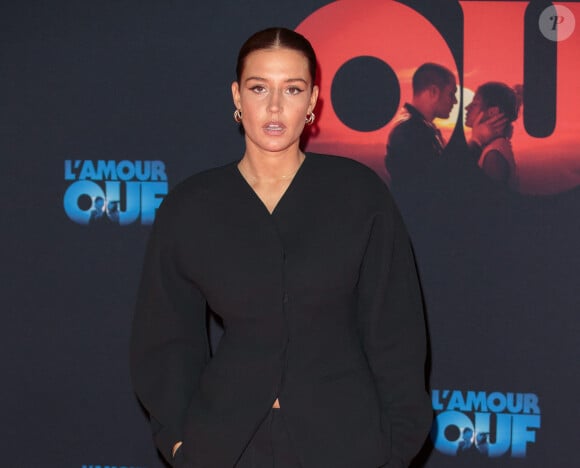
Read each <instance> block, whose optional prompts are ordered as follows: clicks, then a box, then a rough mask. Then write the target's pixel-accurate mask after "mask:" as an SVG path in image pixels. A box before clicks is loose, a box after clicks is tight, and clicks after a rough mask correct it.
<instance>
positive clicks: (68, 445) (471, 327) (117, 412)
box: [0, 0, 580, 468]
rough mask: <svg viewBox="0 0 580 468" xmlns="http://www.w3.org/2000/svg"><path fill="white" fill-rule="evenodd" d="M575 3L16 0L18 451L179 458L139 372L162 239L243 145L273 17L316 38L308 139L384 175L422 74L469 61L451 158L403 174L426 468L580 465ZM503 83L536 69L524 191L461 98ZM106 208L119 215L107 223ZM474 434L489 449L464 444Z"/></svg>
mask: <svg viewBox="0 0 580 468" xmlns="http://www.w3.org/2000/svg"><path fill="white" fill-rule="evenodd" d="M578 18H580V5H578V4H575V3H572V2H558V3H555V6H553V5H552V4H551V3H549V2H544V1H531V2H518V1H516V2H507V1H503V2H502V1H496V2H481V1H469V2H455V1H450V0H447V1H430V2H422V1H418V0H417V1H411V0H407V1H401V2H395V1H388V0H382V1H381V0H357V1H354V0H344V1H339V2H329V1H327V0H309V1H284V0H279V1H277V2H275V4H273V3H272V2H267V1H265V0H246V1H243V2H240V1H238V0H220V1H214V2H194V1H184V0H167V1H161V0H159V1H153V0H101V1H98V2H97V1H92V2H91V1H78V0H71V1H66V0H52V1H32V0H29V1H17V0H13V1H10V0H3V1H2V2H1V3H0V155H1V158H2V159H1V164H2V170H1V171H0V177H1V187H2V194H3V196H2V212H3V214H4V222H3V223H2V236H3V242H2V252H3V253H2V267H3V274H2V281H1V283H0V288H1V292H2V298H3V301H2V302H3V308H2V314H3V324H2V327H1V332H0V333H1V340H2V344H3V348H4V351H3V352H2V353H1V357H0V359H1V360H2V370H3V373H4V376H3V378H2V385H1V386H0V388H1V390H0V391H1V398H2V401H3V403H4V405H3V411H2V412H3V414H4V416H3V417H4V423H3V427H4V430H3V431H2V443H3V447H4V450H3V451H2V454H1V455H0V465H2V466H7V467H17V468H18V467H24V468H33V467H37V466H43V467H54V468H64V467H74V468H88V467H93V468H95V467H98V466H100V467H105V466H108V467H117V468H119V467H126V468H129V467H133V468H161V467H163V466H164V465H163V463H162V462H161V460H160V459H159V457H158V455H157V453H156V451H155V449H154V447H153V444H152V440H151V435H150V431H149V426H148V423H147V421H146V418H145V416H144V413H143V411H142V409H141V407H140V406H139V404H138V402H137V401H136V399H135V396H134V394H133V392H132V389H131V384H130V380H129V369H128V340H129V331H130V323H131V318H132V313H133V305H134V301H135V293H136V287H137V282H138V278H139V272H140V268H141V263H142V256H143V251H144V246H145V242H146V239H147V236H148V232H149V229H150V225H151V222H152V221H153V219H154V216H155V210H156V208H157V207H158V206H159V204H160V202H161V201H162V199H163V196H164V195H165V194H166V193H167V191H168V190H169V189H170V188H171V187H172V186H174V185H175V184H176V183H178V182H179V181H180V180H182V179H184V178H185V177H186V176H188V175H189V174H192V173H195V172H198V171H200V170H203V169H206V168H209V167H214V166H218V165H221V164H224V163H226V162H229V161H231V160H233V159H236V158H239V157H240V156H241V154H242V151H243V138H242V136H241V135H240V132H239V131H238V128H237V126H236V125H235V123H234V122H233V120H232V112H233V109H234V108H233V105H232V102H231V96H230V83H231V81H232V80H233V78H234V66H235V58H236V55H237V51H238V48H239V46H240V45H241V43H242V42H243V41H244V40H245V39H246V38H247V37H248V36H249V35H250V34H251V33H252V32H254V31H256V30H258V29H262V28H265V27H268V26H272V25H280V26H286V27H290V28H293V29H297V30H298V31H300V32H302V33H303V34H305V35H306V36H307V37H308V38H309V39H310V40H311V41H312V43H313V45H314V47H315V49H316V50H317V52H318V55H319V62H320V63H319V65H320V86H321V102H320V104H319V106H318V109H317V115H318V117H319V118H318V120H317V125H316V126H315V128H314V129H313V131H312V133H311V134H310V135H309V138H308V139H307V149H309V150H312V151H319V152H328V153H334V154H339V155H343V156H350V157H353V158H355V159H358V160H360V161H361V162H363V163H365V164H367V165H369V166H370V167H372V168H373V169H375V170H376V171H377V172H378V173H379V174H380V175H381V176H382V177H383V178H384V179H385V181H386V182H390V175H389V174H388V172H387V171H386V168H385V163H384V156H385V143H386V140H387V137H388V134H389V131H390V129H391V128H392V126H393V123H394V117H395V113H396V111H397V109H398V108H400V107H401V106H402V104H403V103H404V102H405V101H408V100H409V99H410V98H411V90H410V78H411V76H412V73H413V71H414V70H415V69H416V68H417V67H418V66H419V65H420V64H422V63H424V62H427V61H430V62H437V63H441V64H443V65H445V66H447V67H448V68H450V69H451V70H452V71H453V73H454V74H455V75H456V77H457V80H458V84H459V87H458V88H459V89H458V93H457V97H458V100H459V103H458V104H457V105H456V106H455V108H454V111H453V113H452V115H451V116H450V118H449V119H447V120H445V121H438V122H436V124H437V126H438V127H439V128H440V129H441V130H442V132H443V135H444V137H445V138H446V140H447V142H448V143H447V146H446V148H445V151H444V153H443V156H442V157H441V158H439V159H438V160H437V161H435V162H433V164H432V165H431V166H430V167H429V170H428V171H426V172H424V173H421V174H417V177H415V178H413V179H412V180H410V181H409V182H408V183H406V184H405V185H404V186H403V187H402V188H401V189H400V190H398V191H397V192H396V193H395V196H396V199H397V202H398V203H399V205H400V207H401V210H402V212H403V215H404V218H405V221H406V223H407V226H408V228H409V231H410V233H411V237H412V240H413V244H414V248H415V253H416V257H417V263H418V267H419V271H420V275H421V280H422V285H423V291H424V297H425V304H426V313H427V320H428V327H429V336H430V359H429V369H428V371H429V377H430V378H429V383H430V388H431V395H432V402H433V410H434V416H435V417H436V419H435V423H434V426H433V431H432V436H431V438H430V440H429V441H428V442H427V443H426V445H425V449H424V451H423V452H422V454H421V456H420V457H419V458H418V459H417V461H416V466H427V467H433V468H436V467H464V466H473V467H491V466H501V467H511V466H518V467H519V466H530V467H546V466H550V467H559V466H572V465H574V460H576V459H577V457H578V452H577V443H578V435H577V432H576V430H575V429H574V428H575V426H576V422H577V421H578V419H579V417H580V411H579V409H578V408H579V406H578V404H577V403H574V402H575V401H576V400H577V398H578V394H579V392H580V377H579V372H578V362H579V361H580V351H579V350H580V346H579V345H580V340H579V336H580V316H579V314H578V304H579V303H580V293H579V292H578V291H579V284H578V283H579V280H578V271H579V267H580V247H579V245H578V239H579V238H580V216H578V213H579V209H580V187H579V185H580V152H579V150H578V148H579V144H580V137H579V131H580V119H579V113H580V111H579V109H580V87H579V85H578V83H579V79H578V78H579V76H578V66H577V65H578V59H579V58H580V35H579V32H578V28H576V25H575V20H577V19H578ZM486 81H501V82H505V83H507V84H509V85H510V86H512V85H515V84H521V85H523V87H524V103H523V108H522V112H521V113H520V116H519V119H518V120H517V121H516V122H515V124H514V136H513V140H512V142H513V148H514V154H515V163H516V167H517V172H518V177H519V184H518V188H517V190H509V189H507V188H504V187H502V186H501V185H498V184H496V183H494V182H492V181H491V180H490V179H489V178H487V176H486V175H485V174H484V173H483V172H482V171H481V170H480V169H479V168H478V167H477V166H476V165H475V164H473V163H472V162H471V161H469V158H468V157H467V152H466V144H465V141H466V138H469V131H468V129H464V126H463V114H464V112H463V109H464V106H465V105H466V104H468V103H469V102H470V101H471V99H472V97H473V92H474V91H475V90H476V88H477V87H478V86H479V85H480V84H482V83H484V82H486ZM103 209H105V210H106V214H105V215H104V216H105V217H104V218H103V219H105V220H108V222H93V221H94V220H92V219H91V212H92V211H94V212H97V211H99V210H103ZM93 216H94V215H93ZM212 336H213V337H214V340H215V341H216V342H217V340H218V339H219V328H217V327H213V328H212ZM466 428H467V429H468V430H467V431H466V430H465V429H466ZM470 430H471V431H472V432H471V435H472V436H474V437H471V438H470V435H469V434H470V433H469V431H470ZM465 434H467V436H465ZM464 436H465V437H466V439H468V441H469V443H473V446H472V448H471V450H469V451H466V452H465V453H464V452H461V453H458V448H459V445H460V441H461V440H462V437H464ZM356 468H358V467H356Z"/></svg>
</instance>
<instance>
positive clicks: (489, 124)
mask: <svg viewBox="0 0 580 468" xmlns="http://www.w3.org/2000/svg"><path fill="white" fill-rule="evenodd" d="M484 115H485V114H484V113H483V112H480V113H479V114H478V115H477V117H476V118H475V120H474V122H473V127H472V130H471V141H473V142H474V143H476V144H477V145H479V146H480V147H484V146H485V145H487V144H488V143H489V142H490V141H492V140H495V139H496V138H497V137H500V136H502V135H503V132H504V129H505V126H506V124H507V123H508V121H507V119H506V118H505V116H504V115H503V114H501V113H500V114H496V115H494V116H493V117H490V118H489V119H487V120H485V121H483V118H484Z"/></svg>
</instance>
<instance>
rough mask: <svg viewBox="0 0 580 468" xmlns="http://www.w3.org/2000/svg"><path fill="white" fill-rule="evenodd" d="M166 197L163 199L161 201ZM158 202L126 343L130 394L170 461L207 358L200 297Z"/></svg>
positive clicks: (168, 215)
mask: <svg viewBox="0 0 580 468" xmlns="http://www.w3.org/2000/svg"><path fill="white" fill-rule="evenodd" d="M166 201H167V200H166ZM165 205H166V203H165V202H164V204H163V205H162V206H161V208H160V209H159V210H158V213H157V219H156V221H155V224H154V226H153V229H152V232H151V236H150V238H149V243H148V246H147V250H146V255H145V261H144V266H143V271H142V275H141V282H140V286H139V291H138V295H137V304H136V310H135V315H134V319H133V329H132V336H131V344H130V348H131V349H130V365H131V377H132V381H133V387H134V389H135V392H136V394H137V396H138V398H139V400H140V401H141V403H142V404H143V406H144V407H145V409H146V410H147V412H148V413H149V417H150V421H151V426H152V430H153V436H154V439H155V443H156V445H157V448H158V449H159V451H160V452H161V453H162V454H163V456H164V457H165V458H166V459H167V460H168V461H169V462H170V463H173V460H172V456H171V450H172V447H173V445H174V444H175V443H176V442H177V441H180V440H182V439H183V424H184V420H185V414H186V411H187V408H188V406H189V402H190V401H191V398H192V395H193V391H194V389H195V388H196V387H197V384H198V381H199V376H200V374H201V371H202V370H203V367H204V366H205V364H206V363H207V361H208V359H209V346H208V338H207V329H206V303H205V299H204V297H203V295H202V293H201V292H200V290H199V289H198V288H197V287H196V285H195V284H193V282H192V281H191V280H189V279H188V278H187V277H186V276H185V275H184V273H183V271H182V269H181V268H180V264H179V246H178V242H176V240H175V238H176V236H177V233H178V232H179V227H178V226H177V223H176V222H175V220H176V218H178V217H177V216H175V213H172V212H171V211H170V209H169V208H168V207H167V206H165Z"/></svg>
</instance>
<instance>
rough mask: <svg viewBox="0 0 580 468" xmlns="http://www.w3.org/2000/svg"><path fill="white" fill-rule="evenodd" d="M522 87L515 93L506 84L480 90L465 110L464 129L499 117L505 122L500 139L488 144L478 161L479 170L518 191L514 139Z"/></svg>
mask: <svg viewBox="0 0 580 468" xmlns="http://www.w3.org/2000/svg"><path fill="white" fill-rule="evenodd" d="M520 94H521V86H518V87H515V89H512V88H510V87H509V86H507V85H505V84H503V83H495V82H489V83H485V84H483V85H481V86H480V87H479V88H477V91H476V93H475V96H474V97H473V101H471V104H469V105H468V106H467V107H466V108H465V110H466V111H467V114H466V116H465V126H466V127H470V128H472V127H473V126H474V124H475V123H476V122H478V121H481V122H485V121H486V120H488V119H490V118H493V117H495V116H497V115H499V114H503V116H504V117H505V119H506V123H505V126H504V128H503V129H502V130H501V131H500V132H499V135H498V136H497V137H496V138H494V139H493V140H491V141H490V142H488V143H487V144H485V145H484V146H483V148H482V152H481V156H480V157H479V161H478V164H479V167H481V168H482V169H483V172H485V173H486V174H487V175H488V176H489V177H491V178H492V179H493V180H496V181H498V182H501V183H503V184H505V185H507V186H509V187H510V188H511V189H513V190H516V189H517V174H516V164H515V160H514V153H513V150H512V144H511V141H510V139H511V136H512V133H513V125H512V122H514V121H515V120H516V119H517V118H518V112H519V107H520V104H521V96H520Z"/></svg>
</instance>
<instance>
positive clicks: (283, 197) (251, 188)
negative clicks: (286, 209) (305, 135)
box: [233, 153, 310, 217]
mask: <svg viewBox="0 0 580 468" xmlns="http://www.w3.org/2000/svg"><path fill="white" fill-rule="evenodd" d="M309 158H310V156H309V155H308V154H306V153H304V160H303V161H302V163H301V164H300V167H298V170H297V171H296V173H295V174H294V177H292V180H291V181H290V183H289V184H288V187H286V190H284V192H283V193H282V195H281V196H280V198H279V199H278V202H277V203H276V205H274V208H273V209H272V211H271V212H270V210H269V209H268V207H267V206H266V204H265V203H264V202H263V201H262V199H261V198H260V196H259V195H258V193H257V192H256V191H255V190H254V188H253V187H252V186H251V185H250V183H249V182H248V181H247V180H246V178H245V177H244V175H243V174H242V172H241V171H240V168H239V167H238V164H239V163H240V161H241V159H239V160H237V161H235V162H234V163H233V168H234V170H235V172H236V173H237V176H238V178H240V179H241V181H242V183H243V184H244V185H245V186H246V187H247V188H248V189H249V190H250V192H251V193H252V194H253V197H254V199H255V200H257V201H258V202H259V204H260V205H262V207H263V208H264V210H265V211H266V214H267V215H268V216H270V217H273V216H274V215H275V214H276V213H277V212H278V210H279V207H280V205H281V204H282V203H283V201H284V200H285V199H286V198H287V197H288V194H289V193H290V192H291V190H292V187H294V186H295V185H296V180H297V179H299V178H300V174H301V173H302V172H303V171H302V169H303V167H304V165H305V164H306V161H307V160H308V159H309Z"/></svg>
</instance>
